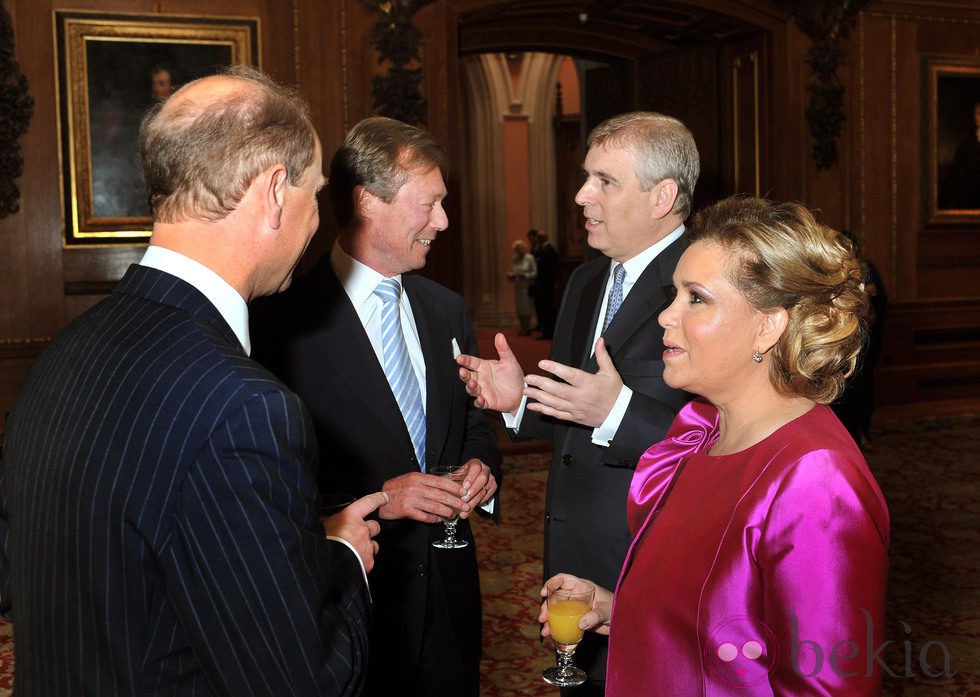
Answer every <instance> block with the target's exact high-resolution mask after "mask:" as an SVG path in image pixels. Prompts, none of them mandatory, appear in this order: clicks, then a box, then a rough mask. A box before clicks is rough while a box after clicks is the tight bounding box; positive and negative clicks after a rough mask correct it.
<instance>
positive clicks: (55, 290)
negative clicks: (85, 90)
mask: <svg viewBox="0 0 980 697" xmlns="http://www.w3.org/2000/svg"><path fill="white" fill-rule="evenodd" d="M17 16H18V25H19V32H18V36H19V37H20V38H21V39H24V50H23V52H22V53H21V70H22V71H23V72H24V74H25V75H27V79H28V80H29V84H30V91H31V94H32V96H33V97H34V117H33V119H32V120H31V125H30V130H29V131H28V132H27V134H26V135H25V136H24V138H23V139H22V141H21V144H22V147H23V149H24V176H23V177H21V179H20V185H21V196H22V205H21V214H22V215H21V221H22V224H23V229H22V230H21V231H20V232H19V236H20V237H21V239H22V240H23V244H24V245H25V251H26V259H25V261H26V264H25V265H24V267H23V268H22V269H20V270H17V271H16V272H15V273H14V278H16V279H17V282H19V283H21V284H24V285H23V286H22V287H20V288H18V292H17V295H18V297H19V298H21V299H24V300H26V302H25V305H24V306H23V307H22V309H21V310H19V311H18V321H17V323H16V325H15V326H14V327H13V329H14V336H13V338H16V339H33V338H38V337H50V336H51V335H52V334H53V333H55V332H56V331H57V330H58V329H59V328H60V327H61V326H62V324H63V323H64V322H65V316H64V301H63V295H62V287H61V286H62V261H61V240H62V238H63V237H62V234H63V231H62V223H61V220H62V215H61V186H60V184H61V171H60V167H59V159H58V136H57V133H58V131H57V109H56V103H57V94H56V86H55V60H54V56H53V50H52V48H53V45H54V39H53V24H52V18H51V5H50V3H47V2H38V3H35V4H31V5H20V7H19V11H18V15H17ZM28 37H30V38H28ZM25 313H26V315H25Z"/></svg>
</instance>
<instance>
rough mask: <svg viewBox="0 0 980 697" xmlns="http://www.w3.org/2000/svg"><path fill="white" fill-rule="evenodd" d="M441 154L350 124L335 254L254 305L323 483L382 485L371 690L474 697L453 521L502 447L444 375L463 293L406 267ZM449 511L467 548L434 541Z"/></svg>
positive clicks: (471, 593) (473, 653)
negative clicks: (405, 401) (449, 472)
mask: <svg viewBox="0 0 980 697" xmlns="http://www.w3.org/2000/svg"><path fill="white" fill-rule="evenodd" d="M443 160H444V154H443V151H442V148H441V147H440V146H439V144H438V143H436V141H435V140H434V139H433V138H432V136H431V135H430V134H429V133H427V132H425V131H423V130H421V129H418V128H416V127H414V126H409V125H407V124H404V123H401V122H399V121H395V120H393V119H388V118H381V117H376V118H369V119H365V120H364V121H362V122H360V123H358V124H357V125H355V126H354V127H353V128H352V129H351V130H350V132H349V133H348V134H347V137H346V138H345V140H344V143H343V145H342V146H341V147H340V149H339V150H338V151H337V153H336V154H335V155H334V157H333V160H332V162H331V166H330V186H329V192H330V198H331V201H332V203H333V208H334V214H335V216H336V218H337V222H338V224H339V226H340V235H339V237H338V238H337V240H336V242H335V244H334V246H333V249H332V250H331V252H330V254H328V255H326V256H324V258H323V259H321V260H320V262H319V263H318V264H317V266H316V267H314V268H313V269H312V270H311V271H310V272H309V273H308V274H306V275H304V276H301V277H300V278H298V279H297V281H296V283H295V285H294V286H293V287H292V288H290V290H289V291H287V292H286V293H283V294H282V295H280V296H277V297H275V298H270V299H269V302H268V303H267V306H266V307H264V308H261V312H260V308H254V309H255V319H254V326H255V338H256V357H257V358H258V359H259V360H261V361H263V362H265V363H266V365H268V366H269V367H270V368H271V369H272V370H273V372H275V373H276V374H278V375H279V376H280V377H281V378H282V379H283V380H284V381H285V382H286V384H288V385H289V386H290V387H292V388H293V389H294V390H296V391H297V392H298V393H299V394H300V395H301V396H302V397H303V399H304V400H306V402H307V404H308V405H309V407H310V411H311V413H312V415H313V423H314V425H315V427H316V433H317V438H318V440H319V441H320V446H321V462H320V479H319V481H320V486H321V488H322V489H323V491H324V492H325V493H331V492H339V493H345V494H353V495H362V494H363V493H364V492H369V491H376V490H377V489H382V490H383V491H385V492H386V493H387V494H388V495H389V496H390V497H391V502H390V503H388V504H387V505H385V506H383V507H382V508H381V509H380V510H379V511H378V514H379V517H380V518H381V534H380V535H379V536H378V541H379V543H380V545H381V551H380V552H379V553H378V557H377V565H376V566H375V569H374V572H373V573H372V574H371V593H372V597H373V598H374V611H375V612H374V623H373V625H372V629H371V638H370V647H371V660H370V662H369V664H368V678H367V688H366V694H367V695H372V696H375V695H377V696H385V697H387V696H388V695H404V696H408V697H410V696H413V695H415V696H418V697H465V696H471V697H476V696H477V695H478V694H479V683H480V680H479V666H480V656H481V645H482V613H481V604H480V586H479V578H478V575H477V563H476V554H475V546H474V542H473V539H472V535H471V532H470V528H469V522H468V520H466V519H467V518H468V517H469V515H470V514H471V513H472V512H473V511H474V510H476V509H477V508H478V507H480V506H484V507H485V506H486V505H487V504H490V503H491V502H493V503H496V500H495V499H494V494H495V491H496V488H497V484H498V482H499V481H500V468H499V465H500V456H499V454H498V452H497V447H496V439H495V437H494V434H493V431H492V429H491V428H490V425H489V424H488V423H487V421H486V419H485V417H484V415H483V413H482V412H481V411H480V410H479V409H477V408H476V407H475V406H474V405H473V400H472V399H471V398H470V397H468V396H467V394H466V391H465V389H464V387H463V385H462V384H461V383H460V382H459V380H458V379H457V376H456V370H457V368H456V363H455V357H456V355H457V354H459V353H460V351H465V352H467V353H473V352H475V351H476V349H477V345H476V337H475V334H474V332H473V328H472V326H471V325H470V321H469V318H468V315H467V312H466V307H465V305H464V303H463V299H462V298H461V297H460V296H459V295H458V294H456V293H453V292H451V291H449V290H447V289H446V288H443V287H442V286H440V285H438V284H436V283H434V282H432V281H430V280H428V279H426V278H423V277H421V276H418V275H416V274H410V273H409V272H410V271H415V270H417V269H421V268H422V267H423V266H424V265H425V261H426V256H427V254H428V252H429V249H430V246H431V245H432V244H433V243H435V242H436V239H437V237H438V236H439V235H440V234H442V233H443V231H444V230H445V229H446V227H447V226H448V225H449V220H448V218H447V216H446V212H445V210H443V207H442V201H443V199H444V198H445V196H446V185H445V182H444V181H443V174H442V172H443ZM382 288H391V289H394V291H393V293H394V295H390V296H387V297H388V298H389V300H388V302H386V301H385V300H384V299H383V297H382V295H379V294H377V293H376V291H377V292H378V293H380V292H381V289H382ZM399 289H404V292H400V290H399ZM396 296H397V300H395V298H396ZM389 302H390V303H396V304H395V305H394V309H393V310H392V308H391V306H390V305H388V303H389ZM386 307H387V308H388V312H389V313H390V314H386ZM386 320H389V321H393V322H394V323H395V324H396V325H397V326H398V327H400V331H397V332H396V333H397V334H399V335H400V336H401V337H402V339H403V344H402V342H401V340H399V342H395V344H397V345H399V346H401V345H404V349H405V351H406V352H407V354H408V356H409V357H410V359H407V360H406V361H405V365H406V370H405V372H404V373H403V374H402V375H401V376H400V377H401V379H399V380H396V379H393V378H389V376H388V374H387V373H386V369H385V366H386V365H387V356H388V351H389V349H391V348H392V346H393V345H395V344H392V343H391V342H389V341H388V339H389V338H390V334H389V331H388V327H389V326H390V325H389V324H388V322H386ZM406 382H407V384H408V385H410V388H411V389H410V390H409V391H410V392H411V393H412V394H413V395H415V398H416V400H417V401H416V402H415V403H416V405H417V408H416V409H406V411H404V412H403V410H402V408H401V407H400V405H399V400H398V397H397V395H400V394H402V393H403V391H402V387H403V386H404V385H405V384H406ZM393 385H394V387H393ZM423 405H424V414H422V413H421V412H422V411H423ZM409 424H412V425H413V426H410V425H409ZM413 436H414V437H413ZM423 439H424V443H423V442H422V440H423ZM439 465H450V466H457V465H461V466H463V467H466V468H467V472H466V477H465V481H464V482H463V485H462V487H460V485H458V484H453V483H452V482H450V481H448V480H446V479H443V478H440V477H437V476H435V475H434V474H431V472H432V471H433V470H434V468H436V467H437V466H439ZM451 509H459V510H460V511H461V513H460V518H461V519H462V520H461V521H460V523H459V534H460V536H462V537H463V538H464V539H466V540H467V541H468V542H469V546H468V547H466V548H464V549H452V550H442V549H435V548H434V547H433V546H432V543H433V541H436V540H439V539H441V538H442V536H443V526H442V523H441V522H440V520H441V516H448V515H449V514H450V513H451Z"/></svg>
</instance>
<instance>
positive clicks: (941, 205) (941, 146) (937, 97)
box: [925, 58, 980, 223]
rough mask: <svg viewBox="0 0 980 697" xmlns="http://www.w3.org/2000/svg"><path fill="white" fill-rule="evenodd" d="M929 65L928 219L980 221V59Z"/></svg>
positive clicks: (937, 61) (938, 61)
mask: <svg viewBox="0 0 980 697" xmlns="http://www.w3.org/2000/svg"><path fill="white" fill-rule="evenodd" d="M925 66H926V69H925V80H926V93H927V94H926V101H925V104H926V108H927V121H926V148H927V151H928V161H929V173H928V180H927V182H926V186H927V188H928V191H927V199H926V200H927V201H928V205H929V209H928V221H929V222H930V223H956V222H968V223H977V222H980V59H971V58H966V59H964V58H954V59H942V58H930V59H927V60H926V64H925Z"/></svg>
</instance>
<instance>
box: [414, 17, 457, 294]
mask: <svg viewBox="0 0 980 697" xmlns="http://www.w3.org/2000/svg"><path fill="white" fill-rule="evenodd" d="M415 24H416V25H417V26H418V27H419V29H421V31H422V33H423V35H424V37H425V38H424V42H423V45H422V46H421V48H420V50H419V52H420V54H421V56H422V71H423V72H422V84H421V85H420V89H421V91H422V94H423V96H424V97H425V100H426V103H427V107H428V122H427V123H426V124H425V125H424V127H425V128H427V129H428V130H429V131H430V132H431V133H432V135H433V136H434V137H435V138H436V140H438V141H439V142H440V143H441V144H442V146H443V147H444V148H445V149H446V153H447V155H448V157H449V165H448V167H447V170H448V171H447V172H445V173H444V175H445V176H446V189H447V191H448V194H447V196H446V199H445V200H444V201H443V206H444V207H445V209H446V213H447V215H448V216H449V228H448V229H447V230H445V231H443V232H442V233H440V234H439V236H438V238H437V239H436V241H435V243H434V244H433V245H432V248H431V250H430V251H429V254H428V256H427V260H426V264H425V268H424V269H423V270H422V272H421V273H423V274H424V275H425V276H427V277H429V278H432V279H434V280H435V281H438V282H439V283H441V284H443V285H445V286H446V287H448V288H451V289H453V290H455V291H457V292H462V291H463V290H464V285H465V284H464V281H463V272H464V269H463V265H462V264H461V263H460V260H461V259H462V258H463V241H462V235H463V234H465V231H464V230H463V226H462V219H463V216H462V192H461V181H460V173H461V171H462V170H461V168H460V167H461V164H462V158H463V155H462V153H461V152H460V150H459V148H458V146H457V144H458V143H459V142H460V132H459V118H458V117H459V112H458V111H457V108H458V106H457V104H458V101H459V95H460V94H461V92H460V85H459V66H458V61H459V47H458V44H457V36H456V33H457V32H456V11H455V9H454V8H450V7H449V6H448V4H447V3H446V1H445V0H440V1H439V2H434V3H432V4H430V5H428V6H426V7H424V8H423V9H422V10H421V11H419V12H418V14H416V15H415Z"/></svg>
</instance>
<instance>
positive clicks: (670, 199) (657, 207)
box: [650, 179, 678, 219]
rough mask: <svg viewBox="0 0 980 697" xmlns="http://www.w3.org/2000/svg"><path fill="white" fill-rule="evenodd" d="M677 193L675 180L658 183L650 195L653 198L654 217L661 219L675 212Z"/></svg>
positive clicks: (664, 180) (663, 180)
mask: <svg viewBox="0 0 980 697" xmlns="http://www.w3.org/2000/svg"><path fill="white" fill-rule="evenodd" d="M677 192H678V186H677V182H676V181H674V180H673V179H662V180H661V181H659V182H657V183H656V185H655V186H654V187H653V189H651V190H650V195H651V196H653V210H654V217H656V218H657V219H660V218H664V217H666V216H668V215H670V212H671V211H672V210H674V201H676V200H677Z"/></svg>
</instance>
